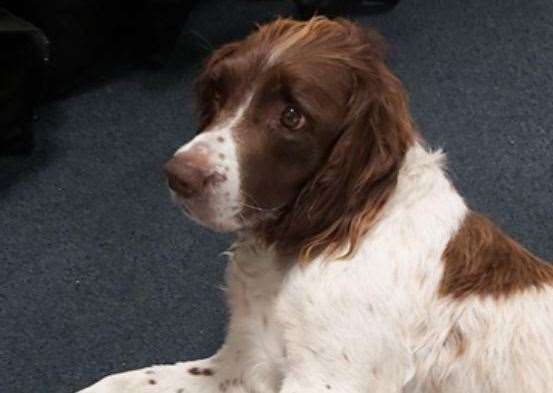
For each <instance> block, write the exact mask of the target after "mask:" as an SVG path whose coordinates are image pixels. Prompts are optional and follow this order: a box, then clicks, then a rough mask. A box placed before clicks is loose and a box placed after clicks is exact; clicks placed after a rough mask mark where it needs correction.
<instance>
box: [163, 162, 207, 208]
mask: <svg viewBox="0 0 553 393" xmlns="http://www.w3.org/2000/svg"><path fill="white" fill-rule="evenodd" d="M202 161H203V160H201V159H200V157H198V156H196V155H194V154H189V153H180V154H177V155H175V156H174V157H173V158H171V159H170V160H169V161H167V163H166V164H165V168H164V169H165V175H166V176H167V180H168V182H169V187H170V188H171V189H172V190H173V191H175V192H176V193H177V194H179V195H180V196H181V197H183V198H192V197H194V196H197V195H199V194H200V193H201V192H202V191H203V189H204V188H205V186H206V185H207V183H208V182H209V173H208V172H207V170H206V165H205V163H204V162H202Z"/></svg>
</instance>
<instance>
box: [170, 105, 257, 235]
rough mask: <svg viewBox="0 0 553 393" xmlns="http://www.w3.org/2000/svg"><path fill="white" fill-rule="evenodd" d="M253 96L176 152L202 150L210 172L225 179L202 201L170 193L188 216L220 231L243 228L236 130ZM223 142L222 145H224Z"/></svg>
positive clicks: (203, 196)
mask: <svg viewBox="0 0 553 393" xmlns="http://www.w3.org/2000/svg"><path fill="white" fill-rule="evenodd" d="M250 100H251V96H250V97H249V98H247V99H246V100H245V102H244V103H243V104H242V105H240V106H239V107H238V109H237V110H236V111H235V113H234V114H233V115H232V116H230V117H229V118H228V119H227V120H226V121H224V122H223V123H217V124H216V125H215V126H213V127H211V128H210V129H208V130H205V131H204V132H202V133H201V134H199V135H197V136H196V137H195V138H194V139H192V140H191V141H190V142H188V143H187V144H185V145H183V146H181V147H180V148H179V149H178V150H177V151H176V153H175V155H178V154H184V153H186V152H191V151H199V152H200V153H202V154H205V155H206V156H207V157H208V159H209V166H210V167H211V171H212V172H213V173H216V174H218V175H220V176H221V177H224V178H225V180H224V181H220V182H217V183H216V184H215V185H214V186H213V187H211V188H210V190H208V193H207V195H201V196H200V197H199V198H189V199H186V200H185V199H182V198H180V197H179V196H178V195H177V194H176V193H174V192H171V195H172V198H173V200H174V201H175V202H176V203H177V204H179V205H181V206H183V207H185V213H186V214H187V216H188V217H190V218H191V219H193V220H194V221H196V222H198V223H200V224H202V225H205V226H207V227H209V228H211V229H214V230H217V231H235V230H237V229H239V228H240V226H241V223H240V221H239V217H238V214H239V212H240V210H241V204H242V199H243V198H242V195H241V193H240V174H239V173H238V172H239V164H238V157H237V153H236V140H235V137H234V135H235V129H236V127H237V126H238V124H239V123H240V121H241V120H242V119H243V116H244V112H245V111H246V108H247V107H248V105H249V102H250ZM221 140H222V142H221Z"/></svg>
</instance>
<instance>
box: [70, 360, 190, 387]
mask: <svg viewBox="0 0 553 393" xmlns="http://www.w3.org/2000/svg"><path fill="white" fill-rule="evenodd" d="M187 382H188V381H187V375H186V373H185V370H184V369H183V367H182V366H179V365H172V366H153V367H148V368H144V369H141V370H135V371H127V372H123V373H120V374H114V375H110V376H108V377H105V378H103V379H102V380H100V381H98V382H97V383H95V384H94V385H92V386H90V387H88V388H86V389H83V390H80V391H78V392H77V393H191V392H190V390H189V389H187V387H186V386H185V385H186V384H187Z"/></svg>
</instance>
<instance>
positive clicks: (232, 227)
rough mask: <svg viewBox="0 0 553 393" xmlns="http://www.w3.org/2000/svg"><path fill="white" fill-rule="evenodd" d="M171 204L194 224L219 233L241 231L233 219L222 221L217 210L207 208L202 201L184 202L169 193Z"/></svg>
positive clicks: (172, 193) (207, 205) (240, 227)
mask: <svg viewBox="0 0 553 393" xmlns="http://www.w3.org/2000/svg"><path fill="white" fill-rule="evenodd" d="M171 197H172V199H173V202H174V203H175V204H176V205H177V206H178V207H179V208H180V209H181V211H182V212H183V213H184V215H185V216H186V217H187V218H188V219H190V220H191V221H194V222H195V223H196V224H198V225H201V226H203V227H205V228H208V229H210V230H212V231H215V232H219V233H229V232H237V231H240V230H241V229H243V227H242V225H241V224H240V222H239V220H238V219H237V218H235V217H232V218H230V219H229V218H227V219H222V218H221V216H224V215H223V214H218V209H216V208H214V207H212V206H209V203H206V202H205V201H203V200H201V199H200V200H186V199H183V198H181V197H180V196H178V195H177V194H176V193H175V192H173V191H171Z"/></svg>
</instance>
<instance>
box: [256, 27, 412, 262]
mask: <svg viewBox="0 0 553 393" xmlns="http://www.w3.org/2000/svg"><path fill="white" fill-rule="evenodd" d="M321 21H322V22H321ZM325 21H326V22H325ZM317 22H318V23H322V24H324V25H325V27H326V28H328V26H329V24H332V25H331V28H333V29H336V30H337V33H339V34H341V35H343V34H344V29H346V30H347V33H348V34H347V35H346V37H347V38H348V40H349V43H348V45H343V46H342V48H345V50H343V51H341V52H336V51H332V52H330V51H329V53H328V54H326V57H327V60H328V61H335V62H336V63H337V64H340V65H341V66H343V67H347V68H348V69H349V70H350V71H351V75H352V79H351V93H350V94H351V95H350V99H349V103H348V108H350V110H349V113H348V115H347V117H346V118H345V119H344V128H343V131H342V133H341V135H340V137H339V138H338V140H337V142H336V143H335V146H334V148H333V149H332V151H331V152H330V155H329V157H328V159H327V161H326V163H325V165H324V166H323V168H322V169H321V170H320V171H319V172H318V173H317V174H316V175H315V176H314V177H313V178H312V179H311V180H310V181H309V182H308V183H307V184H305V186H304V187H303V189H302V191H301V192H300V194H299V195H298V197H297V198H296V200H295V201H294V204H293V206H289V207H288V208H287V209H285V210H284V213H283V214H282V215H281V216H280V217H279V218H278V219H277V220H276V221H273V222H269V223H267V224H266V225H265V226H264V228H263V231H262V232H263V233H264V236H265V239H266V240H267V241H268V242H269V243H271V244H274V245H275V247H276V249H277V251H278V252H280V253H283V254H294V255H297V256H299V258H300V260H301V261H304V262H305V261H309V260H311V259H312V258H313V257H315V256H317V255H319V254H326V255H332V256H335V257H339V258H346V257H348V256H350V255H351V254H352V253H353V252H354V251H355V250H356V247H357V245H358V243H359V240H360V238H361V237H362V236H363V235H364V234H365V233H366V232H367V230H368V229H369V228H370V227H371V225H372V224H373V223H374V222H375V220H376V219H377V218H378V214H379V212H380V210H381V209H382V207H383V206H384V204H385V203H386V201H387V200H388V198H389V196H390V194H391V193H392V191H393V190H394V188H395V185H396V182H397V177H398V172H399V168H400V166H401V164H402V161H403V158H404V156H405V153H406V151H407V149H408V147H409V146H410V145H411V144H412V143H413V141H414V139H415V134H414V131H413V125H412V120H411V117H410V115H409V111H408V107H407V100H406V96H405V93H404V90H403V87H402V85H401V83H400V81H399V80H398V79H397V78H396V77H395V76H394V75H393V74H392V73H391V72H390V70H389V69H388V68H387V67H386V65H385V64H384V47H385V46H384V44H383V41H382V39H381V38H380V36H379V35H378V34H377V33H376V32H374V31H372V30H364V29H362V28H361V27H359V26H358V25H357V24H355V23H352V22H348V21H345V20H337V21H328V20H326V19H324V18H323V19H319V20H318V21H317ZM310 29H311V30H313V29H314V27H313V26H311V27H310Z"/></svg>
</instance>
